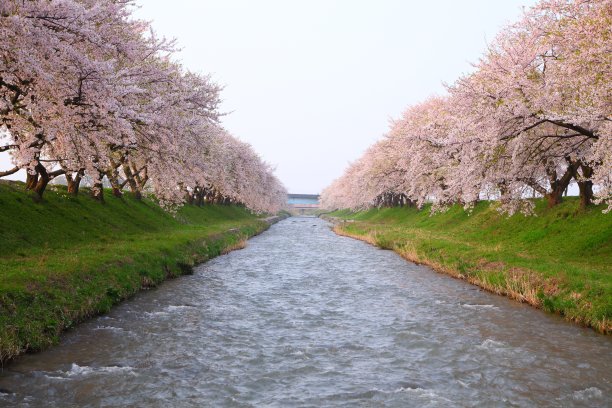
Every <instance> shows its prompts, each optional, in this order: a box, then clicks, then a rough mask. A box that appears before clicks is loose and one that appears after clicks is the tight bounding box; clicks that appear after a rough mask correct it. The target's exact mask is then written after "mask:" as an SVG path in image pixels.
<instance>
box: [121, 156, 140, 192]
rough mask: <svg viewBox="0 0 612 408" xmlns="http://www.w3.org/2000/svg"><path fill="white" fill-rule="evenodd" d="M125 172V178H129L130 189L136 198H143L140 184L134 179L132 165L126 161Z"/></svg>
mask: <svg viewBox="0 0 612 408" xmlns="http://www.w3.org/2000/svg"><path fill="white" fill-rule="evenodd" d="M123 174H125V178H126V179H127V182H128V185H129V186H130V190H132V193H133V194H134V198H135V199H136V200H140V199H142V193H141V192H140V189H139V188H138V184H137V183H136V180H135V179H134V174H133V173H132V170H131V169H130V166H129V165H128V164H126V163H124V164H123Z"/></svg>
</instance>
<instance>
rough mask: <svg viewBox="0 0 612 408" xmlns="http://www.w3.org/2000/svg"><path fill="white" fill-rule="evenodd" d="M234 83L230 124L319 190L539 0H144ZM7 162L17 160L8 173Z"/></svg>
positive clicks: (158, 26) (286, 179) (193, 58)
mask: <svg viewBox="0 0 612 408" xmlns="http://www.w3.org/2000/svg"><path fill="white" fill-rule="evenodd" d="M138 3H139V4H140V9H139V10H138V11H137V13H136V14H137V16H138V17H140V18H143V19H147V20H150V21H152V22H153V27H154V28H155V30H156V31H157V32H158V34H160V35H163V36H166V37H172V38H176V40H177V41H178V44H179V45H180V47H181V48H182V51H181V53H180V54H179V58H180V60H181V61H182V62H183V64H184V65H185V66H186V67H187V68H188V69H190V70H193V71H197V72H202V73H210V74H212V77H213V79H214V80H215V81H217V82H218V83H220V84H222V85H224V86H225V89H224V91H223V93H222V98H223V100H224V103H223V105H222V109H223V110H224V111H225V112H228V113H229V114H228V115H227V116H226V117H225V118H224V121H223V124H224V126H225V127H226V128H227V129H228V130H229V131H230V132H232V133H233V134H234V135H235V136H237V137H239V138H240V139H242V140H244V141H246V142H248V143H250V144H251V145H253V147H254V148H255V150H257V152H259V154H260V155H261V156H262V157H263V158H264V160H266V161H267V162H269V163H271V164H273V165H274V166H276V169H277V170H276V174H277V175H278V177H279V178H280V179H281V181H282V182H283V183H284V184H285V186H286V187H287V188H288V190H289V191H290V192H292V193H319V192H320V191H321V189H323V188H324V187H325V186H326V185H328V184H329V183H330V182H331V181H332V180H333V179H335V178H336V177H338V176H340V175H341V174H342V172H343V170H344V169H345V168H346V166H347V165H348V163H349V162H351V161H353V160H355V159H357V158H358V157H359V156H360V155H361V154H362V153H363V151H364V150H365V149H366V148H367V147H368V146H369V145H370V144H372V143H373V142H374V141H375V140H377V139H378V138H380V137H381V136H382V135H383V134H384V133H385V132H386V130H387V127H388V121H389V119H390V118H392V117H397V116H398V115H400V114H401V112H402V111H403V110H404V109H405V108H406V107H407V106H408V105H410V104H412V103H415V102H418V101H421V100H423V99H424V98H426V97H427V96H429V95H431V94H442V93H444V86H443V83H444V82H447V83H450V82H453V81H454V80H455V79H456V78H457V77H458V76H460V75H461V74H462V73H466V72H469V71H470V69H471V66H470V63H471V62H475V61H477V60H478V57H479V56H480V55H481V54H482V52H483V50H484V49H485V47H486V44H487V41H490V40H492V39H493V38H494V36H495V34H496V33H497V32H498V31H499V29H500V28H501V27H502V26H503V25H504V24H506V23H508V22H512V21H514V20H515V19H516V18H517V17H518V16H519V15H520V13H521V9H522V7H523V6H530V5H532V4H534V3H535V1H533V0H503V1H497V0H430V1H409V0H367V1H366V0H308V1H306V0H303V1H297V0H192V1H190V0H173V1H167V0H138ZM6 167H8V164H7V159H6V157H4V158H1V159H0V169H2V168H6Z"/></svg>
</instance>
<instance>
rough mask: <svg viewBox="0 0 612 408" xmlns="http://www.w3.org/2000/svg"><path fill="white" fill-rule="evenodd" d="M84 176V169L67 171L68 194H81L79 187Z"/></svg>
mask: <svg viewBox="0 0 612 408" xmlns="http://www.w3.org/2000/svg"><path fill="white" fill-rule="evenodd" d="M82 178H83V171H82V170H79V171H77V172H76V173H74V177H73V176H72V174H68V173H66V183H67V184H68V194H70V195H71V196H75V197H76V196H77V195H79V188H80V187H81V179H82Z"/></svg>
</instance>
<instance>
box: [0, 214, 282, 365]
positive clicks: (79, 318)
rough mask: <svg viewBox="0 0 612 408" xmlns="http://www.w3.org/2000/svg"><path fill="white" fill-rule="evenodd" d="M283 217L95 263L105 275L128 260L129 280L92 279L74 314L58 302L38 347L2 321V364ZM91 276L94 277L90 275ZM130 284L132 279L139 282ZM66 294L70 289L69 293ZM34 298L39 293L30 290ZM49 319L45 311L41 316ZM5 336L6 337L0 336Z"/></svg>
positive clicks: (52, 341) (20, 312)
mask: <svg viewBox="0 0 612 408" xmlns="http://www.w3.org/2000/svg"><path fill="white" fill-rule="evenodd" d="M284 218H286V217H270V218H266V219H263V220H258V221H257V222H256V223H253V222H249V223H246V224H245V225H242V226H237V227H235V228H231V229H229V230H227V231H224V232H219V233H214V234H209V235H204V236H202V237H201V238H200V239H198V240H194V241H192V242H190V243H189V244H187V245H180V246H177V247H175V248H171V249H170V251H172V252H173V255H172V257H171V258H169V257H168V256H167V252H166V251H160V252H158V253H148V254H142V255H143V256H146V258H147V260H146V262H142V263H140V265H139V263H138V262H134V261H131V260H128V259H126V263H123V262H120V261H119V262H117V263H115V264H103V265H100V266H99V268H97V269H94V270H91V271H89V273H90V274H91V275H103V274H106V273H108V272H110V271H111V270H112V269H115V268H122V267H123V266H125V265H129V271H127V274H128V275H129V276H124V279H126V280H127V281H132V282H130V283H126V282H117V281H116V280H115V279H111V280H109V281H108V282H107V283H106V284H101V285H100V283H99V282H96V285H97V286H99V288H100V290H97V291H96V293H95V295H94V296H90V297H88V298H87V299H85V303H84V304H83V305H82V308H81V309H78V310H76V311H74V312H73V313H66V310H62V305H60V304H56V305H52V306H51V307H52V308H53V309H55V310H56V313H55V314H56V315H57V317H56V318H57V322H56V323H54V324H53V325H52V326H51V327H46V328H44V327H43V328H41V329H42V330H40V331H39V333H37V336H39V338H38V339H37V340H36V346H34V347H33V346H32V345H31V343H29V342H28V340H27V339H23V338H22V336H19V333H17V332H18V331H19V330H20V327H19V326H20V325H19V324H18V323H16V322H14V323H13V324H10V322H9V323H8V324H4V325H2V326H3V327H2V326H0V330H2V331H4V332H5V334H9V333H10V332H11V331H12V332H13V335H12V336H10V337H12V338H9V339H8V340H7V339H4V341H3V342H2V349H0V362H2V363H6V362H8V361H10V360H13V359H15V358H16V357H18V356H19V355H21V354H23V353H26V352H38V351H43V350H44V349H46V348H48V347H50V346H52V345H54V344H56V343H57V342H58V341H59V336H60V334H61V333H62V332H64V331H66V330H68V329H71V328H73V327H75V326H77V325H78V324H79V323H82V322H84V321H86V320H88V319H90V318H92V317H95V316H98V315H100V314H104V313H108V312H109V311H110V309H111V308H112V307H113V306H116V305H118V304H119V303H121V302H123V301H124V300H127V299H129V298H131V297H133V296H134V295H135V294H136V293H138V292H141V291H144V290H150V289H152V288H155V287H157V286H159V285H160V284H162V283H163V282H164V281H166V280H168V279H172V278H177V277H180V276H183V275H189V274H192V273H193V269H194V267H195V266H197V265H199V264H201V263H203V262H206V261H208V260H210V259H212V258H214V257H216V256H219V255H224V254H227V253H229V252H231V251H234V250H239V249H242V248H244V247H245V245H246V241H247V239H249V238H251V237H253V236H256V235H258V234H260V233H262V232H264V231H265V230H267V229H268V228H269V227H270V225H272V224H274V223H276V222H278V221H281V220H282V219H284ZM142 268H146V269H147V270H148V271H149V273H146V274H145V273H143V271H142ZM93 280H95V281H98V279H96V278H94V279H93ZM138 281H139V283H140V284H138V283H136V284H134V283H135V282H138ZM67 295H68V296H69V294H68V293H67ZM34 297H35V298H38V297H39V296H38V295H37V294H34ZM36 302H37V299H35V300H34V304H32V303H29V304H21V305H20V306H18V307H21V308H22V309H21V310H15V311H14V313H15V314H16V315H22V316H23V315H26V316H27V315H30V313H32V312H31V311H30V310H28V309H38V308H37V307H32V306H33V305H35V304H36ZM41 317H42V318H45V319H48V318H49V316H41ZM35 320H38V319H37V317H36V316H32V317H31V320H30V321H31V322H32V323H34V321H35ZM2 337H5V336H2Z"/></svg>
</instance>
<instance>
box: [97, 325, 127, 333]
mask: <svg viewBox="0 0 612 408" xmlns="http://www.w3.org/2000/svg"><path fill="white" fill-rule="evenodd" d="M93 330H111V331H120V332H124V331H125V329H122V328H121V327H115V326H96V327H94V328H93Z"/></svg>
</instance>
